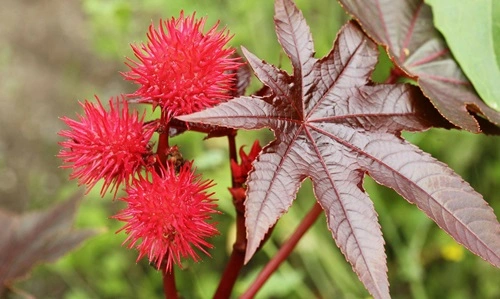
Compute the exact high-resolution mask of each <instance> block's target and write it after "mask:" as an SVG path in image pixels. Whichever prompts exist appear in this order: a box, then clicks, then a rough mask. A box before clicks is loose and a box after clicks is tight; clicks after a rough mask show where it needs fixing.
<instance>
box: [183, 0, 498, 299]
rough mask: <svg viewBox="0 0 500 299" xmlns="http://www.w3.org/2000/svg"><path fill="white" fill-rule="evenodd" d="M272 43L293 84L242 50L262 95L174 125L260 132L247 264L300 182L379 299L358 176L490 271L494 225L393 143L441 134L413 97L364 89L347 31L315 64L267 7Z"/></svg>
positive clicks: (287, 24)
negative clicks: (408, 134) (393, 195)
mask: <svg viewBox="0 0 500 299" xmlns="http://www.w3.org/2000/svg"><path fill="white" fill-rule="evenodd" d="M275 11H276V14H275V24H276V32H277V35H278V40H279V42H280V44H281V45H282V47H283V49H284V51H285V52H286V53H287V55H288V56H289V58H290V60H291V62H292V65H293V67H294V71H293V75H289V74H287V73H286V72H285V71H282V70H280V69H277V68H276V67H275V66H273V65H269V64H267V63H266V62H265V61H262V60H261V59H259V58H257V57H256V56H255V55H253V54H252V53H250V52H249V51H247V50H246V49H244V51H243V52H244V54H245V57H246V58H247V60H248V62H249V64H250V66H251V67H252V68H253V70H254V72H255V74H256V75H257V77H258V78H259V79H260V80H261V81H262V82H263V83H264V84H265V85H267V86H268V87H269V88H270V90H271V91H272V94H271V95H269V96H265V97H255V96H246V97H245V96H243V97H239V98H236V99H233V100H231V101H229V102H227V103H223V104H221V105H219V106H216V107H214V108H211V109H207V110H204V111H201V112H198V113H194V114H191V115H186V116H181V117H178V118H179V119H181V120H183V121H189V122H202V123H205V124H211V125H220V126H227V127H233V128H240V129H261V128H270V129H271V130H272V131H273V132H274V134H275V137H276V138H275V140H274V141H272V142H271V143H270V144H268V145H267V146H266V147H264V148H263V150H262V151H261V153H260V155H259V156H258V157H257V159H256V161H255V162H254V163H253V168H254V169H253V171H251V172H250V174H249V178H248V181H247V184H248V190H247V200H246V202H245V206H246V215H245V218H246V227H247V238H248V245H247V255H246V259H247V261H248V260H249V259H250V258H251V257H252V255H253V254H254V253H255V251H256V250H257V248H258V246H259V244H260V242H261V240H262V239H263V237H264V235H265V234H266V233H267V232H268V230H269V228H270V227H272V226H273V225H274V224H275V223H276V221H277V220H278V219H279V218H280V217H281V216H282V215H283V213H285V212H286V211H287V210H288V208H289V207H290V206H291V204H292V202H293V200H294V199H295V196H296V194H297V191H298V189H299V187H300V184H301V182H302V181H303V180H304V179H305V178H307V177H309V178H311V180H312V182H313V186H314V193H315V196H316V198H317V200H318V202H319V203H320V205H321V207H322V208H323V209H324V211H325V213H326V217H327V222H328V227H329V228H330V230H331V232H332V236H333V238H334V239H335V241H336V243H337V245H338V246H339V247H340V249H341V251H342V252H343V254H344V255H345V256H346V259H347V260H348V261H349V262H350V263H351V265H352V267H353V269H354V271H355V272H356V273H357V274H358V276H359V278H360V280H361V281H362V282H363V283H364V285H365V286H366V288H367V289H368V291H369V292H370V293H371V294H372V295H373V296H374V297H376V298H388V297H389V284H388V281H387V273H386V272H387V266H386V256H385V253H384V240H383V237H382V233H381V230H380V226H379V224H378V219H377V214H376V212H375V210H374V207H373V204H372V202H371V200H370V199H369V197H368V195H367V194H366V192H365V191H364V190H363V187H362V182H363V177H364V175H365V174H368V175H370V176H371V177H373V178H374V179H375V180H376V181H377V182H379V183H381V184H383V185H385V186H388V187H391V188H393V189H394V190H396V191H397V192H398V193H399V194H401V195H402V196H403V197H405V198H406V199H407V200H408V201H409V202H411V203H413V204H416V205H417V206H418V207H419V208H420V209H421V210H422V211H424V212H425V213H426V214H427V215H428V216H429V217H430V218H432V219H433V220H434V221H435V222H436V223H437V224H438V225H439V226H440V227H441V228H443V229H444V230H445V231H447V232H448V233H449V234H450V235H452V236H453V237H454V238H455V239H456V240H457V241H458V242H460V243H462V244H464V245H465V246H466V247H467V248H469V249H470V250H471V251H473V252H474V253H476V254H478V255H480V256H481V257H483V258H484V259H486V260H488V261H489V262H490V263H492V264H494V265H496V266H500V224H499V223H498V221H497V219H496V217H495V214H494V213H493V211H492V209H491V208H490V207H489V206H488V204H487V203H486V202H485V201H484V200H483V199H482V196H481V195H480V194H478V193H477V192H475V191H474V190H473V189H472V188H471V187H470V186H469V185H468V184H467V183H466V182H464V181H463V179H462V178H460V177H459V176H458V175H457V174H455V173H454V172H453V171H452V170H451V169H450V168H448V167H447V166H446V165H444V164H443V163H440V162H438V161H437V160H435V159H434V158H432V157H431V156H430V155H428V154H426V153H424V152H422V151H421V150H420V149H418V148H417V147H415V146H414V145H412V144H410V143H408V142H407V141H405V140H404V139H403V138H402V137H401V135H400V132H401V131H402V130H407V131H422V130H426V129H428V128H430V127H431V126H446V124H445V123H443V121H442V119H441V118H440V115H439V113H437V112H436V110H435V109H434V108H433V107H432V105H431V104H430V103H429V102H428V101H427V100H426V99H425V98H424V97H423V95H422V94H421V92H420V90H419V89H418V87H415V86H411V85H404V84H380V85H376V84H374V83H373V82H371V81H370V79H369V78H370V75H371V73H372V71H373V69H374V67H375V64H376V63H377V57H378V51H377V47H376V45H375V43H373V42H372V41H371V40H370V39H369V38H368V37H367V36H366V35H365V34H364V33H363V32H362V31H361V29H360V28H359V27H358V25H357V24H356V23H355V22H350V23H348V24H347V25H345V26H344V27H343V29H342V30H341V31H340V33H339V35H338V36H337V39H336V41H335V44H334V47H333V49H332V50H331V52H330V53H329V54H328V55H327V56H326V57H324V58H322V59H316V58H314V46H313V41H312V38H311V33H310V31H309V27H308V26H307V24H306V23H305V20H304V18H303V16H302V14H301V12H300V11H299V10H298V9H297V8H296V7H295V5H294V4H293V3H292V2H291V1H290V0H278V1H276V8H275Z"/></svg>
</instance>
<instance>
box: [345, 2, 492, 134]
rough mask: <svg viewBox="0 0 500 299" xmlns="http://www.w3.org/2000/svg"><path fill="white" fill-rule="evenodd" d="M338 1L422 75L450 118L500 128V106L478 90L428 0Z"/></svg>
mask: <svg viewBox="0 0 500 299" xmlns="http://www.w3.org/2000/svg"><path fill="white" fill-rule="evenodd" d="M339 2H340V3H341V4H342V6H343V7H344V8H345V9H346V10H347V11H348V12H349V13H350V14H352V15H353V16H354V17H355V18H356V20H358V21H359V23H360V24H361V26H362V27H363V29H364V30H365V31H366V32H367V33H368V35H369V36H370V37H372V38H373V39H374V40H375V41H376V42H377V43H379V44H382V45H384V46H385V48H386V49H387V52H388V53H389V56H390V57H391V59H392V61H393V62H394V63H395V64H396V65H397V66H398V67H399V68H401V69H402V70H403V71H404V72H405V73H406V74H407V75H408V76H410V77H412V78H414V79H416V80H417V81H418V85H419V86H420V88H421V89H422V91H423V92H424V94H425V95H426V96H427V97H428V98H429V99H430V100H431V101H432V103H433V104H434V105H435V107H436V108H437V109H438V110H439V112H440V113H441V114H442V115H443V116H444V117H446V118H447V119H448V120H449V121H450V122H451V123H453V124H455V125H456V126H458V127H460V128H462V129H465V130H468V131H471V132H476V133H477V132H481V130H483V131H485V132H486V133H495V134H498V126H500V112H498V111H495V110H494V109H492V108H490V107H489V106H487V105H486V104H485V103H484V102H483V101H482V100H481V99H480V98H479V97H478V96H477V94H476V92H475V91H474V89H473V88H472V85H471V83H470V82H469V80H468V79H467V78H466V77H465V75H464V74H463V73H462V70H461V69H460V67H459V66H458V64H457V62H456V61H455V60H454V59H453V57H452V55H451V53H450V51H449V49H448V47H447V46H446V43H445V41H444V40H443V38H442V37H441V35H440V34H439V32H438V31H437V30H436V29H435V28H434V25H433V21H432V11H431V8H430V7H429V6H428V5H426V4H425V3H424V0H400V1H399V0H398V1H393V0H339ZM470 42H474V41H470ZM477 114H479V115H482V116H484V117H485V118H486V120H485V119H483V118H482V117H480V116H477ZM488 122H489V123H488ZM492 124H494V125H496V126H497V127H496V128H494V127H493V126H492ZM492 127H493V128H492Z"/></svg>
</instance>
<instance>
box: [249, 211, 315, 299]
mask: <svg viewBox="0 0 500 299" xmlns="http://www.w3.org/2000/svg"><path fill="white" fill-rule="evenodd" d="M322 211H323V209H322V208H321V206H320V205H319V204H318V203H315V204H314V206H313V207H312V209H311V210H310V211H309V213H307V215H306V216H305V217H304V219H303V220H302V222H301V223H300V225H299V226H298V227H297V229H296V230H295V232H294V233H293V234H292V235H291V236H290V238H289V239H288V240H287V241H286V242H285V243H284V244H283V246H282V247H281V248H280V250H279V251H278V253H277V254H276V255H275V256H273V257H272V259H271V260H270V261H269V262H268V263H267V265H266V266H265V267H264V269H262V271H261V272H260V274H259V276H257V278H256V279H255V281H254V282H253V284H252V285H251V286H250V287H249V288H248V290H247V291H246V292H245V293H244V294H243V295H242V296H241V297H240V299H249V298H253V297H254V296H255V295H256V294H257V292H258V291H259V290H260V289H261V288H262V286H263V285H264V283H265V282H266V281H267V280H268V279H269V277H270V276H271V275H272V274H273V273H274V272H275V271H276V270H277V269H278V267H279V265H280V264H281V263H282V262H283V261H284V260H286V258H287V257H288V256H289V255H290V253H291V252H292V250H293V249H294V248H295V246H296V245H297V243H298V242H299V241H300V239H301V238H302V236H304V234H305V233H306V231H307V230H308V229H309V228H310V227H311V226H312V225H313V224H314V222H315V221H316V219H318V217H319V215H321V212H322Z"/></svg>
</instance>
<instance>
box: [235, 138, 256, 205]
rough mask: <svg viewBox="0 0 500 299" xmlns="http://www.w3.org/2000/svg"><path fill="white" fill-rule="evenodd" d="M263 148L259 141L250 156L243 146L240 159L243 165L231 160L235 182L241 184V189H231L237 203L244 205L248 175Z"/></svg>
mask: <svg viewBox="0 0 500 299" xmlns="http://www.w3.org/2000/svg"><path fill="white" fill-rule="evenodd" d="M261 149H262V148H261V146H260V144H259V141H258V140H255V142H254V143H253V145H252V149H250V152H249V153H248V155H247V154H246V153H245V152H244V151H243V146H242V147H240V158H241V163H240V164H238V163H236V161H234V160H231V171H232V172H233V180H234V182H235V183H237V184H240V185H241V187H233V188H229V192H231V195H232V196H233V198H234V200H235V202H236V203H241V204H242V203H243V202H244V201H245V198H246V195H245V193H246V186H243V184H245V182H246V181H247V178H248V173H249V172H250V170H252V162H253V160H255V158H257V155H259V153H260V150H261Z"/></svg>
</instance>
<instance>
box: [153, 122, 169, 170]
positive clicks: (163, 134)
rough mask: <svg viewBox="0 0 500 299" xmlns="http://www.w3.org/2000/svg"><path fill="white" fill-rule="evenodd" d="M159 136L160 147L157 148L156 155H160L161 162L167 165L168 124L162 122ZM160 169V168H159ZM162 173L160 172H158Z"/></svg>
mask: <svg viewBox="0 0 500 299" xmlns="http://www.w3.org/2000/svg"><path fill="white" fill-rule="evenodd" d="M159 134H160V136H158V147H157V148H156V155H157V156H158V160H159V163H161V164H162V165H163V166H166V162H167V151H168V149H169V144H168V124H162V125H161V128H160V131H159ZM157 171H159V168H157ZM158 173H159V174H160V172H158Z"/></svg>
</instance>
